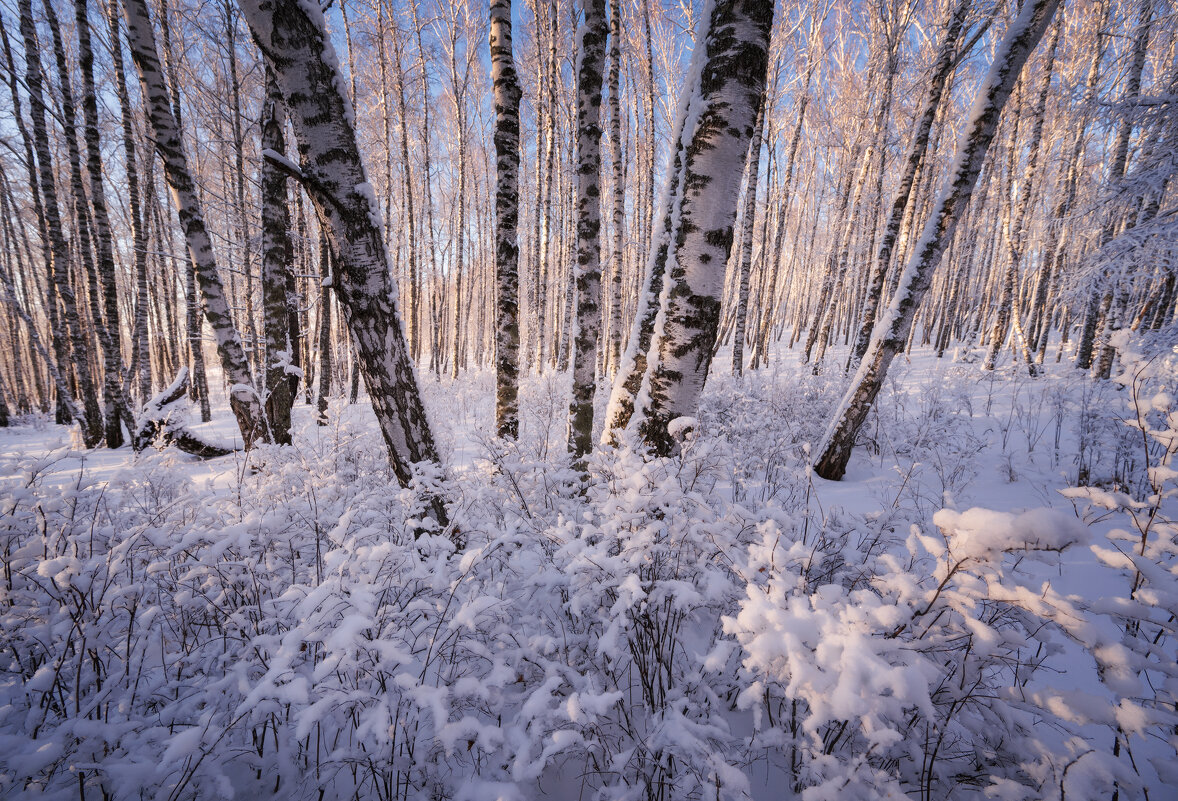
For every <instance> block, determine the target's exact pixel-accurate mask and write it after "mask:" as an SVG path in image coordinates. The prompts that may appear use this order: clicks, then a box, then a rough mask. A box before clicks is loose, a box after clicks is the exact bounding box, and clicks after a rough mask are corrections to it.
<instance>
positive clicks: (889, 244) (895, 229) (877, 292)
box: [847, 0, 972, 370]
mask: <svg viewBox="0 0 1178 801" xmlns="http://www.w3.org/2000/svg"><path fill="white" fill-rule="evenodd" d="M971 3H972V0H957V5H956V7H955V8H954V10H953V14H952V16H950V17H949V20H948V22H947V23H946V24H945V28H944V31H943V33H942V34H941V44H940V46H939V48H938V49H937V57H936V60H935V61H934V62H933V68H932V76H931V78H930V80H929V85H928V93H927V94H926V95H925V99H924V105H923V106H922V107H921V111H920V116H919V117H917V120H916V126H915V128H914V129H913V131H912V142H911V144H910V145H909V146H908V156H907V158H906V159H905V161H904V172H903V173H901V176H900V184H899V186H898V187H897V189H896V197H895V199H894V200H893V201H892V208H891V211H890V212H889V213H888V221H887V224H886V225H885V226H884V232H883V236H882V237H881V238H880V243H879V252H878V254H877V255H876V257H875V265H874V267H873V269H872V272H871V284H870V285H869V286H868V288H867V298H866V301H865V302H864V305H863V319H862V322H861V323H860V325H859V331H858V333H857V334H856V335H855V345H854V347H853V348H852V349H851V358H850V360H849V361H848V362H847V368H848V370H850V369H854V368H855V367H857V366H858V364H859V363H860V362H861V361H862V360H863V356H864V354H866V353H867V347H868V344H869V343H870V342H871V334H872V329H873V328H874V326H875V318H876V315H877V314H878V310H879V304H880V303H881V302H882V300H883V293H884V285H885V283H886V280H887V275H888V269H889V267H890V266H891V262H892V252H893V250H894V249H895V247H896V240H897V238H898V237H899V234H900V227H901V225H902V224H903V221H904V211H905V209H906V208H907V207H908V204H909V201H910V199H911V196H912V188H913V187H914V186H915V185H916V176H917V173H918V172H919V171H920V166H921V163H922V162H923V161H924V157H925V153H927V152H928V144H929V135H930V133H931V132H932V129H933V121H934V120H935V119H936V117H937V110H938V109H939V108H940V107H941V98H942V96H943V95H944V92H945V82H946V81H947V80H948V78H949V75H950V73H952V72H953V66H954V59H953V54H954V52H955V51H956V49H957V42H958V40H959V39H960V38H961V30H962V27H963V26H964V25H965V18H966V16H967V15H968V14H969V9H970V5H971Z"/></svg>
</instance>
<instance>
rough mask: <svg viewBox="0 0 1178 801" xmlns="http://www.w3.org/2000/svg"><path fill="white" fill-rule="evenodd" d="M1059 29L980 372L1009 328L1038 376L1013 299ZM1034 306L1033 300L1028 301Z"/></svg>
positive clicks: (990, 364) (1010, 219) (1009, 225)
mask: <svg viewBox="0 0 1178 801" xmlns="http://www.w3.org/2000/svg"><path fill="white" fill-rule="evenodd" d="M1060 27H1061V26H1060V25H1058V24H1057V25H1056V26H1055V32H1054V34H1053V35H1052V38H1051V46H1050V47H1049V48H1048V51H1047V64H1046V68H1045V69H1044V76H1043V78H1042V79H1041V81H1040V84H1039V94H1038V96H1037V97H1036V98H1035V108H1034V111H1033V112H1032V116H1031V142H1030V144H1029V146H1028V149H1027V164H1026V167H1025V168H1024V170H1023V177H1022V183H1021V186H1019V189H1018V195H1017V199H1016V201H1015V206H1014V208H1013V209H1012V210H1010V212H1009V213H1008V216H1007V218H1006V220H1005V221H1004V226H1005V233H1004V235H1003V239H1004V241H1005V243H1006V262H1007V264H1006V275H1005V277H1004V281H1003V289H1002V293H1003V294H1002V302H1001V304H1000V306H999V314H998V321H997V322H996V323H995V327H994V331H993V335H992V336H991V339H990V349H989V351H988V352H987V353H986V360H985V363H984V365H983V368H984V369H986V370H993V369H994V367H995V365H996V364H997V362H998V354H999V352H1000V350H1001V348H1002V345H1003V344H1004V343H1005V340H1006V334H1007V331H1006V326H1007V325H1010V326H1011V327H1012V328H1013V329H1014V334H1015V337H1016V338H1017V340H1018V343H1019V350H1020V352H1021V354H1022V357H1023V362H1024V363H1026V365H1027V370H1028V371H1030V374H1031V375H1032V376H1036V375H1038V374H1039V366H1038V365H1037V364H1035V359H1034V356H1033V355H1032V352H1031V347H1030V343H1029V342H1028V341H1027V338H1026V333H1025V331H1024V329H1023V325H1022V318H1021V315H1020V314H1019V310H1018V297H1017V294H1018V293H1017V289H1016V287H1017V283H1018V276H1019V273H1020V272H1021V267H1022V258H1023V238H1024V234H1023V226H1024V225H1025V223H1026V218H1027V209H1028V207H1029V205H1030V199H1031V193H1032V192H1033V191H1034V189H1035V185H1036V182H1037V181H1038V174H1039V163H1040V161H1039V151H1040V147H1041V145H1042V142H1043V123H1044V120H1045V118H1046V113H1047V95H1048V93H1049V91H1050V88H1051V73H1052V69H1053V67H1054V64H1055V52H1056V47H1057V45H1058V43H1059V29H1060ZM1016 134H1017V131H1011V136H1012V137H1015V136H1016ZM1016 147H1017V142H1016V141H1012V143H1011V154H1012V155H1011V157H1010V158H1011V164H1010V169H1011V170H1013V169H1014V164H1015V161H1016V160H1015V157H1014V154H1015V153H1016V152H1017V151H1015V148H1016ZM1032 303H1034V300H1032Z"/></svg>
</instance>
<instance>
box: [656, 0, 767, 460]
mask: <svg viewBox="0 0 1178 801" xmlns="http://www.w3.org/2000/svg"><path fill="white" fill-rule="evenodd" d="M706 18H708V19H709V23H708V24H707V27H706V29H705V31H704V32H703V33H704V35H703V36H701V37H699V38H698V39H697V42H698V44H697V47H698V48H699V50H701V51H702V52H703V53H704V54H705V56H704V57H705V61H706V63H705V64H704V65H702V69H701V70H700V71H699V72H697V73H694V74H693V75H691V76H689V77H690V78H691V79H692V80H691V82H689V83H686V84H685V85H684V87H683V90H682V91H683V93H684V94H686V95H690V96H694V98H695V99H694V104H693V105H694V108H693V109H692V115H691V116H692V119H691V125H690V127H686V126H685V130H684V132H683V136H682V137H681V138H680V139H679V140H678V142H677V143H676V145H677V146H678V147H679V148H680V152H679V153H677V154H676V159H677V160H679V161H681V163H682V167H681V169H682V179H681V182H680V191H679V192H678V193H677V194H676V197H675V203H674V205H673V206H671V207H669V208H668V209H667V215H668V217H669V218H670V222H671V228H672V230H671V231H670V236H669V237H668V244H667V247H668V253H667V258H666V282H665V284H664V286H663V290H662V293H661V297H660V307H659V312H658V320H657V322H656V324H655V335H654V336H653V337H652V339H651V343H650V350H649V352H648V355H647V369H646V374H645V376H644V377H643V380H642V389H641V390H640V391H639V394H638V398H637V401H636V404H635V405H636V407H637V408H636V410H635V416H636V417H637V418H638V420H637V422H638V431H639V432H640V433H641V435H642V437H643V439H644V440H645V441H646V442H647V443H648V444H649V445H650V446H651V448H652V449H653V451H654V452H655V453H657V454H659V455H670V454H671V453H672V452H673V451H674V450H676V448H677V445H678V441H679V440H678V436H677V435H679V434H680V433H682V427H681V426H671V425H670V424H671V422H672V421H674V420H676V419H678V418H682V417H690V416H692V415H694V414H695V413H696V410H697V407H698V404H699V396H700V392H701V391H702V390H703V386H704V382H705V381H706V380H707V377H708V368H709V367H710V362H711V354H712V346H713V345H714V344H715V340H716V329H717V328H718V325H719V322H720V296H721V294H722V292H723V289H724V270H725V266H726V265H727V262H728V256H729V253H730V251H731V249H732V238H733V226H734V224H735V221H736V199H737V194H738V192H739V189H740V180H741V173H742V172H743V170H742V169H741V168H742V167H743V165H744V161H745V157H746V155H747V154H748V148H749V141H750V140H751V139H752V135H753V128H754V127H755V125H756V117H757V109H758V107H759V106H760V104H761V100H762V97H763V96H764V93H765V74H766V68H767V66H768V60H769V58H768V54H769V31H770V28H771V27H772V24H773V3H772V2H771V0H727V1H722V2H718V3H716V5H715V7H714V8H712V9H710V14H706Z"/></svg>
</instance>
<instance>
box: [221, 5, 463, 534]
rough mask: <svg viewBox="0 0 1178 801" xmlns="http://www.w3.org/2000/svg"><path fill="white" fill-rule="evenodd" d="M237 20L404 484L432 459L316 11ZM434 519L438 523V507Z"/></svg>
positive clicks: (274, 8)
mask: <svg viewBox="0 0 1178 801" xmlns="http://www.w3.org/2000/svg"><path fill="white" fill-rule="evenodd" d="M242 13H243V15H244V17H245V19H246V21H247V23H248V24H249V27H250V30H251V31H252V32H253V35H254V40H255V41H256V42H257V44H258V47H259V48H260V49H261V51H262V53H263V55H264V57H265V58H266V59H267V61H268V63H269V64H270V66H271V68H272V69H273V70H274V75H275V78H276V79H277V82H278V86H279V87H280V88H281V90H282V95H283V98H284V99H285V101H286V109H287V113H288V114H289V115H290V120H291V124H292V127H293V129H294V133H295V139H296V140H297V142H298V150H299V158H300V162H301V166H295V165H294V164H292V163H291V162H289V161H287V160H285V159H278V158H275V159H274V161H275V162H276V163H277V164H278V165H279V166H281V167H283V168H284V169H286V170H287V172H288V173H289V174H291V175H292V176H294V177H296V178H297V179H298V180H299V181H300V183H302V185H303V187H304V188H305V189H306V190H307V192H308V194H309V195H310V197H311V200H312V202H313V203H314V205H315V209H316V211H317V212H318V215H319V220H320V224H321V225H322V227H323V231H324V235H325V236H326V237H327V239H328V241H329V242H330V245H331V251H332V254H333V256H334V257H335V259H334V260H335V264H334V269H333V272H332V289H333V290H334V292H335V294H336V295H337V297H338V298H339V299H340V302H341V305H342V307H343V311H344V316H345V317H346V319H347V324H348V328H349V331H350V332H351V335H352V340H353V342H354V343H355V345H356V348H357V350H358V351H359V359H360V370H361V373H362V374H363V377H364V384H365V387H366V388H367V390H368V396H369V397H370V398H371V399H372V407H373V411H374V412H375V413H376V419H377V422H378V423H379V425H380V429H381V433H382V435H383V436H384V439H385V443H386V445H387V446H388V449H389V460H390V462H391V464H392V467H393V472H394V473H395V474H396V476H397V478H398V480H399V481H400V482H401V483H402V484H403V485H406V486H407V485H408V484H409V482H410V481H411V480H412V478H413V465H414V464H415V463H417V462H423V461H427V462H435V463H437V462H440V459H439V457H438V452H437V448H436V446H435V445H434V438H433V432H432V430H431V429H430V424H429V419H428V418H427V416H426V412H425V407H424V406H423V405H422V402H421V395H420V393H419V391H418V387H417V376H416V374H415V371H414V368H413V363H412V362H411V361H410V358H409V352H408V350H407V348H406V343H405V334H404V331H403V330H402V327H401V320H400V317H399V315H398V312H397V291H396V284H395V283H393V279H392V271H391V270H390V264H389V255H388V251H387V249H386V247H385V242H384V238H383V236H382V234H381V224H380V211H379V207H378V206H377V203H376V197H375V194H374V193H373V191H372V185H371V184H370V183H369V182H368V176H367V174H366V171H365V168H364V164H363V162H362V161H361V158H360V152H359V148H358V147H357V144H356V134H355V128H354V127H353V126H354V120H355V115H354V113H353V111H352V107H351V103H350V102H349V100H348V98H347V97H346V96H345V95H344V94H343V91H342V87H343V86H344V85H345V84H344V82H343V79H342V76H340V74H339V69H338V66H337V65H338V63H339V62H338V60H337V58H336V55H335V50H334V48H333V47H332V44H331V41H330V40H329V38H328V36H327V31H326V28H325V25H324V20H323V17H322V14H321V12H320V11H319V9H318V6H308V5H307V4H305V3H300V2H298V0H244V2H243V3H242ZM271 158H273V156H271ZM434 514H435V519H436V520H437V521H438V522H439V523H441V524H445V522H446V516H445V510H444V509H443V507H442V506H441V503H440V501H439V502H437V503H435V505H434Z"/></svg>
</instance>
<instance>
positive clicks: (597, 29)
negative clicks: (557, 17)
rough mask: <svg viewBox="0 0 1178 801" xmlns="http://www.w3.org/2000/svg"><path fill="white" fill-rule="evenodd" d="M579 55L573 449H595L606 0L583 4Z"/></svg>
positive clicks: (578, 453)
mask: <svg viewBox="0 0 1178 801" xmlns="http://www.w3.org/2000/svg"><path fill="white" fill-rule="evenodd" d="M584 10H585V21H584V22H583V23H582V26H583V27H582V28H581V30H580V32H579V34H580V35H579V37H578V39H579V48H580V49H579V51H578V53H577V168H576V171H577V217H576V219H577V255H576V267H575V269H574V277H575V279H576V288H577V317H576V322H575V326H576V338H575V340H574V342H573V399H572V403H571V405H570V407H569V451H570V452H571V453H572V454H573V456H575V457H578V458H579V457H582V456H584V455H585V454H586V453H588V452H589V451H590V450H592V448H593V396H594V395H595V394H596V390H597V382H596V380H595V370H596V368H597V347H598V344H599V341H600V338H601V242H600V233H601V191H600V185H601V85H602V77H603V73H604V72H605V44H606V34H607V31H608V27H607V22H606V9H605V0H585V3H584Z"/></svg>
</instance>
